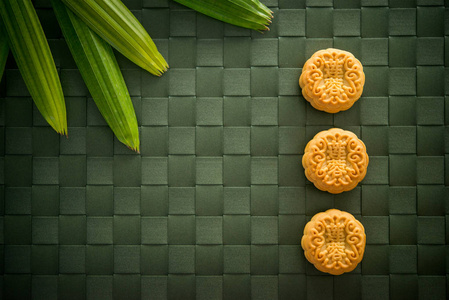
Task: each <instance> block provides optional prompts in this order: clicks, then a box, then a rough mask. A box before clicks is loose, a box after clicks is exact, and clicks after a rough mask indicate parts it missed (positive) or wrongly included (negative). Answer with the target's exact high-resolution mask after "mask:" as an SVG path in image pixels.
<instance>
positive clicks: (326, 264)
mask: <svg viewBox="0 0 449 300" xmlns="http://www.w3.org/2000/svg"><path fill="white" fill-rule="evenodd" d="M365 244H366V235H365V228H364V227H363V225H362V224H361V223H360V222H359V221H357V220H356V219H355V218H354V216H353V215H351V214H350V213H347V212H345V211H340V210H338V209H329V210H327V211H325V212H321V213H318V214H316V215H315V216H313V218H312V220H310V222H308V223H307V224H306V227H305V228H304V235H303V237H302V239H301V246H302V248H303V249H304V255H305V257H306V258H307V260H308V261H309V262H310V263H312V264H313V265H314V266H315V268H317V269H318V270H320V271H321V272H326V273H330V274H332V275H340V274H343V273H345V272H351V271H352V270H354V269H355V268H356V267H357V265H358V264H359V263H360V262H361V261H362V258H363V254H364V252H365Z"/></svg>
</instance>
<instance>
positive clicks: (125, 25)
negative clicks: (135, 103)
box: [62, 0, 168, 76]
mask: <svg viewBox="0 0 449 300" xmlns="http://www.w3.org/2000/svg"><path fill="white" fill-rule="evenodd" d="M62 1H63V2H64V4H66V5H67V7H68V8H70V9H71V10H72V11H73V12H74V13H75V14H76V15H77V16H78V17H80V18H81V19H82V20H83V21H84V22H85V23H86V24H87V25H88V26H89V27H90V29H92V30H93V31H95V32H96V33H97V34H98V35H99V36H100V37H102V38H103V39H104V40H106V41H107V42H108V43H109V44H111V46H112V47H114V48H115V49H117V50H118V51H119V52H120V53H122V54H123V55H124V56H126V57H127V58H128V59H129V60H131V61H132V62H134V63H135V64H136V65H138V66H140V67H142V68H143V69H145V70H147V71H148V72H150V73H151V74H154V75H157V76H160V75H162V73H164V72H165V71H166V70H167V68H168V64H167V62H166V61H165V59H164V58H163V57H162V55H161V54H160V53H159V52H158V50H157V48H156V45H155V44H154V42H153V40H152V39H151V38H150V36H149V35H148V33H147V32H146V30H145V29H144V28H143V26H142V25H141V24H140V23H139V21H138V20H137V19H136V17H134V15H133V14H132V13H131V12H130V11H129V9H128V8H127V7H126V6H125V5H124V4H123V3H122V2H121V1H120V0H62Z"/></svg>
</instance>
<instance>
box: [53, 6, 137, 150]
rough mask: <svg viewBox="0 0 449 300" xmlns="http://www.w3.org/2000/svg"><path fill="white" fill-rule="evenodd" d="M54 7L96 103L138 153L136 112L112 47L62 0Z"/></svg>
mask: <svg viewBox="0 0 449 300" xmlns="http://www.w3.org/2000/svg"><path fill="white" fill-rule="evenodd" d="M52 5H53V9H54V11H55V14H56V18H57V19H58V22H59V24H60V26H61V29H62V32H63V34H64V37H65V40H66V42H67V44H68V46H69V49H70V52H71V53H72V55H73V58H74V59H75V62H76V64H77V66H78V68H79V70H80V72H81V76H82V77H83V79H84V82H85V83H86V85H87V88H88V89H89V92H90V94H91V95H92V98H93V99H94V101H95V104H96V105H97V107H98V109H99V110H100V112H101V114H102V115H103V117H104V118H105V120H106V122H107V123H108V125H109V127H111V129H112V131H113V132H114V134H115V135H116V136H117V138H118V140H119V141H120V142H122V143H124V144H125V145H126V146H128V147H129V148H131V149H132V150H134V151H137V152H138V151H139V129H138V125H137V119H136V113H135V112H134V107H133V104H132V101H131V98H130V96H129V93H128V89H127V87H126V84H125V80H124V79H123V76H122V73H121V71H120V68H119V66H118V63H117V60H116V58H115V56H114V52H113V51H112V48H111V46H110V45H109V44H108V43H107V42H105V41H104V40H103V39H102V38H100V37H99V36H98V35H97V34H96V33H95V32H93V31H92V30H91V29H90V28H89V27H88V26H87V25H86V24H85V23H84V22H83V21H82V20H81V19H80V18H79V17H77V16H76V15H75V14H73V13H72V12H71V11H70V10H69V9H68V8H66V6H65V5H64V3H62V2H61V1H60V0H52Z"/></svg>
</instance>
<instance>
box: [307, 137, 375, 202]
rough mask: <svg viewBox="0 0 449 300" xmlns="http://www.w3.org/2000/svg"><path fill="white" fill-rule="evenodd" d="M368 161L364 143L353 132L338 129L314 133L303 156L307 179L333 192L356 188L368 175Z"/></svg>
mask: <svg viewBox="0 0 449 300" xmlns="http://www.w3.org/2000/svg"><path fill="white" fill-rule="evenodd" d="M368 163H369V157H368V154H367V153H366V147H365V144H364V143H363V142H362V141H361V140H359V139H358V138H357V136H356V135H355V134H354V133H352V132H350V131H346V130H343V129H339V128H332V129H330V130H325V131H321V132H319V133H318V134H317V135H315V137H314V138H313V139H312V140H310V141H309V142H308V143H307V145H306V148H305V150H304V156H303V157H302V165H303V167H304V169H305V171H304V172H305V175H306V177H307V179H308V180H309V181H311V182H312V183H313V184H314V185H315V186H316V187H317V188H318V189H320V190H322V191H327V192H329V193H332V194H338V193H341V192H345V191H349V190H352V189H353V188H355V187H356V186H357V184H358V183H359V182H360V181H362V180H363V178H364V177H365V175H366V169H367V167H368Z"/></svg>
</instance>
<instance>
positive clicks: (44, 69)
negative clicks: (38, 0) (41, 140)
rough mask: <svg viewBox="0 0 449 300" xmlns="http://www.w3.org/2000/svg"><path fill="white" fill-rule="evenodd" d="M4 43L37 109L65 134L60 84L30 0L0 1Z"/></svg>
mask: <svg viewBox="0 0 449 300" xmlns="http://www.w3.org/2000/svg"><path fill="white" fill-rule="evenodd" d="M0 16H1V18H2V20H3V24H4V29H5V31H6V32H7V35H8V38H9V39H8V44H9V46H10V48H11V51H12V53H13V55H14V59H15V60H16V63H17V65H18V67H19V70H20V73H21V74H22V77H23V79H24V81H25V84H26V86H27V88H28V91H29V92H30V94H31V97H32V98H33V100H34V103H35V104H36V106H37V108H38V109H39V111H40V113H41V114H42V116H43V117H44V119H45V120H46V121H47V122H48V123H49V124H50V126H51V127H53V129H54V130H55V131H56V132H58V133H59V134H67V116H66V108H65V102H64V95H63V93H62V87H61V82H60V80H59V75H58V73H57V71H56V66H55V63H54V60H53V56H52V54H51V51H50V47H49V45H48V43H47V39H46V37H45V34H44V31H43V29H42V26H41V24H40V22H39V19H38V17H37V14H36V11H35V10H34V8H33V5H32V3H31V0H0Z"/></svg>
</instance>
